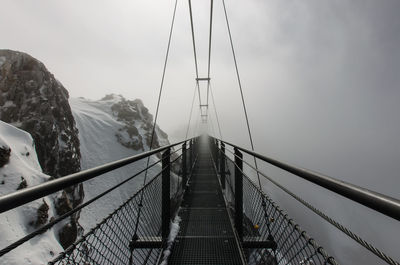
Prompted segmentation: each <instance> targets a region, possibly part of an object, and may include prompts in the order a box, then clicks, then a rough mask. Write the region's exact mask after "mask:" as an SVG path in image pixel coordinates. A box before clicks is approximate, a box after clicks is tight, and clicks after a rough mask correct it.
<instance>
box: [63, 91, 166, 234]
mask: <svg viewBox="0 0 400 265" xmlns="http://www.w3.org/2000/svg"><path fill="white" fill-rule="evenodd" d="M69 102H70V105H71V109H72V113H73V116H74V119H75V121H76V125H77V127H78V129H79V140H80V143H81V155H82V159H81V166H82V169H88V168H93V167H95V166H99V165H101V164H104V163H107V162H111V161H114V160H117V159H121V158H125V157H128V156H132V155H135V154H138V153H141V152H143V151H146V150H149V144H150V140H151V131H152V127H153V121H152V119H153V117H152V115H151V114H150V113H149V111H148V109H147V108H146V107H145V106H144V105H143V103H142V101H140V100H133V101H131V100H126V99H125V98H123V97H122V96H120V95H107V96H106V97H104V98H103V99H101V100H97V101H94V100H88V99H84V98H71V99H70V100H69ZM165 144H169V141H168V136H167V134H165V133H164V132H163V131H162V130H161V129H159V128H158V127H157V129H156V134H155V137H154V141H153V148H156V147H159V146H161V145H165ZM156 159H157V158H156V157H152V158H151V160H150V163H152V162H153V161H155V160H156ZM146 163H147V160H146V159H143V160H141V161H138V162H136V163H134V164H132V165H128V166H125V167H123V168H120V169H118V170H115V171H112V172H110V173H107V174H104V175H102V176H99V177H97V178H95V179H92V180H89V181H86V182H84V184H83V185H84V190H85V201H86V200H89V199H91V198H93V197H94V196H96V195H98V194H100V193H101V192H103V191H105V190H106V189H108V188H110V187H112V186H114V185H116V184H118V183H120V182H122V181H123V180H125V179H127V178H128V177H130V176H132V175H134V174H135V173H136V172H138V171H140V170H141V169H143V168H145V167H146ZM158 172H160V165H157V166H155V167H153V168H152V169H150V170H149V171H148V180H149V179H150V178H151V177H153V176H154V175H155V174H157V173H158ZM142 184H143V174H142V175H140V176H139V177H137V178H135V179H133V180H132V181H130V182H128V183H126V184H125V185H123V186H121V187H120V188H119V189H118V190H115V191H113V192H111V193H110V194H108V195H106V197H104V199H100V200H98V201H96V202H95V203H93V204H91V205H89V206H88V207H85V209H83V210H82V212H81V215H80V224H81V225H82V227H83V228H84V229H85V231H88V230H89V229H91V228H92V227H93V226H94V225H95V224H96V223H99V222H100V221H101V220H102V219H103V218H104V217H106V216H107V215H108V214H109V213H111V212H112V211H113V210H115V209H116V208H118V207H119V206H120V205H121V204H122V203H124V202H125V201H126V200H127V199H128V198H130V197H131V196H132V195H133V194H134V192H135V191H136V190H138V188H140V187H141V186H142Z"/></svg>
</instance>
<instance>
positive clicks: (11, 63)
mask: <svg viewBox="0 0 400 265" xmlns="http://www.w3.org/2000/svg"><path fill="white" fill-rule="evenodd" d="M68 97H69V95H68V91H67V90H66V89H65V88H64V87H63V85H62V84H61V83H60V82H59V81H57V80H56V78H55V77H54V76H53V75H52V74H51V73H50V72H49V71H48V70H47V69H46V67H45V66H44V64H43V63H41V62H39V61H38V60H36V59H35V58H33V57H31V56H30V55H28V54H25V53H21V52H15V51H11V50H0V120H2V121H4V122H7V123H10V124H12V125H14V126H16V127H18V128H20V129H22V130H24V131H27V132H29V133H30V134H31V135H32V138H33V139H34V142H35V148H36V152H37V155H38V159H39V163H40V165H41V167H42V169H43V172H44V173H45V174H47V175H50V176H51V177H52V178H58V177H61V176H65V175H68V174H71V173H75V172H77V171H80V149H79V138H78V130H77V128H76V126H75V121H74V118H73V116H72V113H71V108H70V106H69V103H68ZM23 186H25V185H22V186H21V188H23ZM83 198H84V191H83V186H82V185H77V186H74V187H70V188H68V189H66V190H65V191H64V192H62V193H60V194H58V195H57V196H56V197H55V198H54V200H55V203H56V205H72V207H75V206H77V205H78V204H80V203H81V202H82V201H83ZM43 207H44V208H43V209H41V210H40V211H41V219H40V220H37V222H35V224H42V223H43V220H44V218H43V217H44V216H45V214H43V210H44V209H45V208H46V207H45V206H43ZM65 211H66V209H64V208H63V207H61V206H60V207H57V214H58V215H61V214H62V213H64V212H65ZM45 219H46V220H47V218H45ZM78 219H79V214H76V215H74V216H72V217H71V220H70V222H69V223H67V224H65V225H64V227H63V228H61V229H60V231H59V238H60V243H61V244H62V246H63V247H64V248H65V247H67V246H68V245H69V244H70V243H71V242H73V241H74V240H75V239H76V237H77V232H73V231H72V232H71V229H70V227H78V228H79V223H78ZM75 230H76V231H78V230H79V229H75ZM75 230H74V231H75ZM65 234H68V236H67V237H68V238H67V239H65V237H66V236H65Z"/></svg>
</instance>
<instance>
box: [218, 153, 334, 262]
mask: <svg viewBox="0 0 400 265" xmlns="http://www.w3.org/2000/svg"><path fill="white" fill-rule="evenodd" d="M225 158H226V159H225V166H226V168H227V169H228V170H226V172H225V179H226V183H227V185H226V189H225V194H228V196H226V199H227V200H228V202H229V205H231V208H230V209H231V210H232V212H233V213H234V214H235V212H234V211H235V209H234V207H233V206H234V205H235V201H234V200H235V196H231V195H230V194H232V193H233V189H234V180H235V176H234V172H235V170H234V169H235V167H236V165H235V162H234V161H232V160H231V159H230V158H229V157H227V156H226V157H225ZM242 176H243V177H242V178H243V222H242V225H243V245H244V246H248V247H245V248H244V252H245V256H246V258H247V262H248V263H249V264H253V265H256V264H269V265H275V264H279V265H283V264H310V265H311V264H337V262H336V261H335V259H334V258H333V257H331V256H329V254H328V253H327V252H326V251H325V250H324V249H323V248H322V247H321V246H319V245H318V244H317V243H316V241H315V240H314V239H312V238H311V237H310V236H309V235H308V234H307V233H306V232H305V231H304V230H302V229H301V227H300V226H299V225H298V224H296V223H295V222H294V221H293V220H292V219H290V217H289V216H288V215H287V214H286V213H285V212H284V211H283V210H282V209H280V208H279V206H278V205H277V204H276V203H275V202H274V201H272V199H271V198H269V197H268V196H267V195H266V194H264V193H263V192H262V191H261V190H260V188H259V187H257V186H256V185H255V183H254V182H253V181H252V180H251V179H250V178H249V177H248V176H247V175H246V174H244V172H243V171H242ZM246 243H250V244H251V245H250V244H248V245H246ZM265 246H267V247H265Z"/></svg>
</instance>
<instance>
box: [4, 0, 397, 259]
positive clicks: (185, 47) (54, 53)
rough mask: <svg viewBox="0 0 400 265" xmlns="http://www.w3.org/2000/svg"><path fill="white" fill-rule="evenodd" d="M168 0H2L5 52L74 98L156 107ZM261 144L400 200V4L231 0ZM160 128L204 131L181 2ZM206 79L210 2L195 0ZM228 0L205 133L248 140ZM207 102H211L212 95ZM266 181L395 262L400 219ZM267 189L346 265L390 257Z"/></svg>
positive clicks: (218, 31) (286, 178)
mask: <svg viewBox="0 0 400 265" xmlns="http://www.w3.org/2000/svg"><path fill="white" fill-rule="evenodd" d="M173 4H174V1H145V2H144V1H124V0H119V1H112V2H111V1H109V2H105V1H94V0H91V1H84V2H82V1H65V2H54V1H50V0H46V1H40V2H38V1H34V0H22V1H13V0H3V1H2V12H1V16H0V33H1V34H0V40H1V41H0V47H1V48H5V49H13V50H19V51H23V52H27V53H29V54H31V55H32V56H34V57H35V58H37V59H39V60H41V61H42V62H43V63H44V64H45V65H46V66H47V67H48V68H49V70H50V71H51V72H52V73H53V74H54V75H55V76H56V78H57V79H59V80H60V82H61V83H63V85H64V86H65V87H66V88H67V89H68V91H69V92H70V96H71V97H86V98H91V99H99V98H101V97H103V96H104V95H105V94H110V93H115V94H122V95H124V97H126V98H129V99H135V98H141V99H142V100H143V101H144V104H145V105H146V106H147V107H149V109H150V112H151V113H155V108H156V103H157V95H158V90H159V88H160V82H161V74H162V67H163V62H164V57H165V52H166V47H167V38H168V33H169V32H168V31H169V25H170V22H171V17H172V11H173ZM226 4H227V11H228V15H229V18H230V23H231V29H232V37H233V40H234V46H235V49H236V54H237V60H238V66H239V72H240V77H241V81H242V85H243V92H244V97H245V101H246V104H247V110H248V114H249V120H250V126H251V131H252V133H253V138H254V143H255V150H256V151H257V152H259V153H262V154H264V155H267V156H271V157H274V158H278V159H280V160H283V161H286V162H289V163H291V164H294V165H298V166H301V167H304V168H308V169H312V170H314V171H317V172H321V173H323V174H326V175H329V176H332V177H335V178H338V179H341V180H344V181H347V182H350V183H353V184H356V185H359V186H362V187H365V188H368V189H371V190H374V191H377V192H380V193H383V194H386V195H389V196H392V197H395V198H398V199H399V198H400V189H399V187H400V177H399V175H398V174H399V173H398V172H400V163H399V162H400V141H399V139H398V137H399V135H400V116H399V113H400V105H399V104H398V101H399V99H400V88H399V84H400V74H399V69H400V52H399V47H400V16H399V15H398V14H399V12H400V2H399V1H396V0H383V1H373V0H363V1H361V0H352V1H318V0H308V1H295V0H284V1H282V0H268V1H260V0H253V1H240V2H239V1H233V0H231V1H226ZM177 8H178V9H177V16H176V24H175V28H174V31H173V36H172V43H171V51H170V55H169V61H168V65H167V72H166V79H165V84H164V88H163V94H162V101H161V106H160V115H159V120H158V124H159V125H160V127H161V128H162V129H163V130H165V131H166V132H167V133H168V134H169V136H170V140H171V142H175V141H178V140H180V139H182V138H184V137H185V136H186V130H187V126H188V121H189V119H190V121H191V125H190V130H189V136H193V135H195V134H197V133H198V131H196V130H195V128H197V126H198V125H197V123H196V121H198V116H199V113H198V112H199V111H198V105H197V104H198V99H197V98H195V101H194V104H195V105H194V110H193V115H192V117H191V118H189V113H190V109H191V102H192V97H193V94H194V92H195V90H194V89H195V69H194V60H193V48H192V39H191V35H190V34H191V33H190V21H189V11H188V6H187V1H178V7H177ZM193 10H194V22H195V23H194V26H195V33H196V45H197V48H198V58H199V70H200V77H205V75H206V74H207V68H206V67H207V55H208V34H209V32H208V28H209V24H208V23H209V2H208V1H200V0H193ZM229 45H230V44H229V39H228V34H227V30H226V24H225V20H224V17H223V9H222V3H221V2H220V1H215V3H214V21H213V42H212V59H211V83H212V91H213V95H214V98H215V106H216V109H217V113H218V118H219V122H220V127H221V132H222V136H221V135H220V134H219V131H218V130H217V128H218V124H217V123H216V117H215V114H214V113H215V112H214V108H215V107H214V106H212V107H211V109H210V113H211V121H210V122H209V124H208V125H202V126H205V127H204V128H206V129H208V131H209V133H210V134H211V135H215V136H217V137H222V138H223V139H225V140H227V141H229V142H235V143H237V144H238V145H241V146H243V147H247V148H248V147H250V145H249V139H248V134H247V129H246V123H245V117H244V114H243V107H242V103H241V99H240V92H239V88H238V83H237V79H236V73H235V68H234V63H233V58H232V54H231V50H230V46H229ZM210 100H211V99H210ZM260 167H262V168H263V169H264V170H265V171H266V172H267V174H268V175H269V176H271V177H272V178H274V179H275V180H276V181H277V182H279V183H282V184H284V185H285V186H287V187H288V188H289V189H290V190H292V191H293V192H295V193H296V194H298V195H299V196H300V197H303V198H304V199H305V200H307V201H309V202H310V203H311V204H313V205H315V206H316V207H317V208H320V209H323V211H324V212H325V213H326V214H328V215H329V216H331V217H333V218H335V219H337V221H339V222H341V223H342V224H343V225H345V226H347V227H348V228H350V229H351V230H353V231H354V232H356V233H357V234H359V235H360V236H361V237H363V238H365V239H366V240H367V241H369V242H371V243H373V244H374V245H376V246H377V247H378V248H381V249H382V250H384V251H385V252H387V254H389V255H390V256H392V257H393V258H395V259H397V260H400V254H399V253H398V246H399V245H400V240H399V238H400V224H399V222H397V221H394V220H392V219H390V218H388V217H385V216H383V215H381V214H377V213H375V212H373V211H372V210H369V209H367V208H365V207H363V206H361V205H358V204H356V203H353V202H350V201H348V200H345V199H343V198H342V197H340V196H338V195H335V194H333V193H331V192H329V191H326V190H324V189H323V188H320V187H316V186H315V185H313V184H311V183H308V182H306V181H303V180H300V179H299V178H297V177H296V176H293V175H291V174H287V173H284V172H282V171H280V170H277V169H276V168H273V167H271V166H268V165H264V164H261V165H260ZM263 184H264V186H263V188H264V190H265V191H267V192H268V194H269V195H270V196H271V197H272V199H274V200H275V201H276V202H277V203H278V204H279V205H280V206H281V207H282V208H283V209H285V210H286V211H287V212H288V214H289V215H290V216H291V217H293V219H294V220H296V222H298V223H299V224H300V225H301V226H302V227H303V228H304V229H305V230H307V231H308V232H309V233H310V234H311V235H312V236H313V237H314V238H315V239H316V240H317V242H319V243H320V244H321V245H322V246H324V248H326V249H327V251H328V252H329V253H330V254H331V255H333V256H334V257H335V258H337V259H338V261H339V262H341V263H342V264H383V263H381V262H380V261H379V260H378V259H377V258H375V257H373V256H372V255H371V254H368V252H367V251H365V250H364V249H363V248H362V247H361V246H358V245H357V244H356V243H353V242H352V241H351V240H350V239H348V238H347V236H345V235H344V234H343V233H341V232H340V231H338V230H336V229H335V228H333V227H332V226H331V225H330V224H327V223H326V222H325V221H323V220H322V219H321V218H319V217H317V216H316V215H315V214H313V213H312V212H310V211H308V210H307V209H305V208H304V207H303V206H301V205H300V204H298V203H297V202H296V201H294V200H293V199H291V198H290V197H288V196H287V195H285V194H284V193H282V192H281V191H279V190H278V189H277V188H276V187H274V186H273V185H272V184H270V183H268V182H267V181H265V182H264V183H263Z"/></svg>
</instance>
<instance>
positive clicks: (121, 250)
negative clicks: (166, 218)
mask: <svg viewBox="0 0 400 265" xmlns="http://www.w3.org/2000/svg"><path fill="white" fill-rule="evenodd" d="M161 188H162V186H161V176H160V175H157V176H156V177H155V178H153V179H152V180H151V181H150V182H149V183H148V184H146V185H145V186H144V187H143V188H142V189H141V190H140V191H138V192H137V193H136V194H134V195H133V196H132V197H131V198H130V199H129V200H127V201H126V202H125V203H124V204H123V205H122V206H120V207H119V208H118V209H116V210H115V211H114V212H113V213H111V214H110V215H109V216H108V217H107V218H105V219H104V220H103V221H102V222H101V223H99V224H98V225H97V226H96V227H94V228H93V229H92V230H91V231H89V232H88V233H87V234H85V235H84V236H83V237H82V238H80V239H79V240H78V241H77V242H76V243H75V244H73V245H72V246H71V247H70V248H68V249H67V250H66V251H65V252H63V253H61V254H60V255H59V256H58V257H57V258H56V259H55V260H53V261H52V262H50V263H49V264H56V265H66V264H68V265H69V264H71V265H72V264H85V265H92V264H93V265H95V264H96V265H97V264H102V265H103V264H104V265H116V264H121V265H122V264H123V265H127V264H129V260H130V258H131V254H132V264H156V263H157V260H158V258H159V255H160V253H161V249H158V248H156V249H134V250H133V252H132V253H131V251H130V248H129V243H130V242H131V240H132V238H133V236H134V234H135V231H136V234H137V236H138V237H139V238H140V237H156V236H160V234H161ZM142 193H143V194H142ZM142 196H143V198H142V203H140V202H141V197H142ZM139 211H140V218H137V217H138V214H139ZM137 220H139V222H138V223H137ZM136 225H137V229H136Z"/></svg>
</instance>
